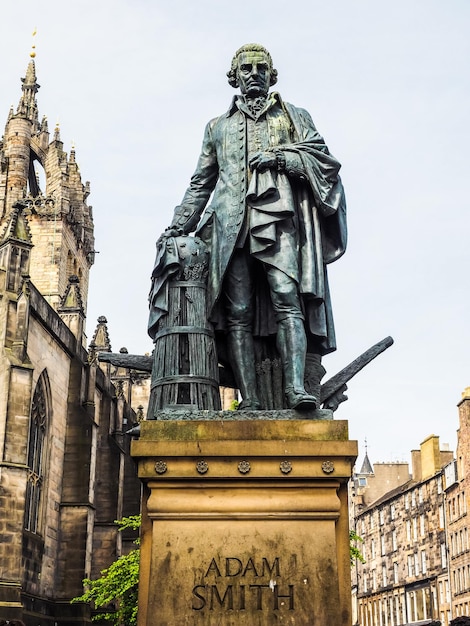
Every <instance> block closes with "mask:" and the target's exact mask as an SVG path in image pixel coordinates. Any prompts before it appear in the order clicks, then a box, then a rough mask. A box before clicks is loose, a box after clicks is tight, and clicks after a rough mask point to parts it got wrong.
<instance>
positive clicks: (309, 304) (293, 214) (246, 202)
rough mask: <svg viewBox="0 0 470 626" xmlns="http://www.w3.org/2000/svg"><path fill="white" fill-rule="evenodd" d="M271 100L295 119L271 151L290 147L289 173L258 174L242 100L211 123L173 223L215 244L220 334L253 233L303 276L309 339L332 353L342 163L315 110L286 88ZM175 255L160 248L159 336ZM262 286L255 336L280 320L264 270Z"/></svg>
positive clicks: (264, 257) (258, 254) (268, 257)
mask: <svg viewBox="0 0 470 626" xmlns="http://www.w3.org/2000/svg"><path fill="white" fill-rule="evenodd" d="M270 103H271V109H267V112H266V115H267V116H269V115H271V116H273V117H274V118H276V116H277V117H279V115H284V116H287V117H288V120H289V124H290V127H291V132H290V136H289V139H288V140H287V141H286V140H285V137H284V138H281V139H279V137H277V138H276V134H275V133H272V134H271V141H272V144H271V145H270V146H269V148H268V149H272V150H275V151H277V150H279V151H281V152H282V154H283V155H284V157H285V161H286V167H285V168H284V171H274V170H266V171H264V172H261V173H259V172H257V171H256V170H255V172H254V173H253V175H252V176H251V179H250V176H249V172H248V163H247V130H246V128H247V124H246V116H245V113H244V112H243V110H241V107H240V106H239V105H238V102H237V98H235V99H234V101H233V103H232V106H231V108H230V109H229V111H228V112H227V113H226V114H225V115H222V116H220V117H218V118H216V119H214V120H211V122H209V124H208V125H207V126H206V131H205V135H204V141H203V145H202V150H201V155H200V157H199V161H198V165H197V168H196V171H195V173H194V175H193V177H192V178H191V183H190V186H189V187H188V189H187V191H186V193H185V196H184V198H183V201H182V203H181V205H180V206H179V207H177V209H176V211H175V216H174V218H173V222H172V226H174V227H179V228H181V229H182V231H183V232H185V233H189V232H192V231H194V230H196V229H197V230H196V234H197V235H198V236H199V237H200V238H201V239H202V240H203V241H204V242H205V243H206V244H207V246H208V248H209V251H210V268H209V276H208V286H207V310H208V317H209V319H210V320H211V321H212V322H213V323H214V327H215V329H216V331H222V333H223V331H224V329H225V320H224V308H223V281H224V276H225V272H226V269H227V266H228V264H229V263H230V259H231V256H232V254H233V252H234V250H235V248H236V247H240V245H241V244H240V240H241V238H243V239H244V242H243V245H245V246H249V250H250V254H251V255H252V256H253V257H255V258H257V259H259V260H260V261H262V263H265V264H269V265H272V266H274V267H277V268H278V269H280V270H282V271H283V272H285V273H286V274H288V275H290V276H291V277H292V278H293V279H294V280H295V281H296V282H297V283H298V286H299V293H300V296H301V303H302V309H303V314H304V318H305V328H306V332H307V338H308V339H309V346H312V345H313V346H315V348H314V351H315V352H317V353H318V352H319V353H320V354H326V353H328V352H331V351H333V350H335V349H336V341H335V332H334V324H333V315H332V308H331V300H330V294H329V288H328V278H327V271H326V266H327V265H328V264H329V263H331V262H333V261H335V260H336V259H338V258H339V257H340V256H341V255H342V254H343V253H344V251H345V248H346V240H347V229H346V202H345V197H344V191H343V186H342V183H341V179H340V177H339V174H338V172H339V169H340V167H341V166H340V164H339V163H338V161H337V160H336V159H335V158H334V157H333V156H332V155H331V154H330V153H329V151H328V148H327V147H326V145H325V142H324V140H323V138H322V137H321V136H320V134H319V133H318V131H317V130H316V128H315V125H314V124H313V121H312V119H311V117H310V115H309V113H308V112H307V111H305V110H304V109H300V108H297V107H295V106H293V105H291V104H289V103H287V102H283V101H282V99H281V97H280V96H279V94H277V93H274V94H270ZM268 122H269V119H268ZM275 123H276V121H275V120H274V122H273V124H275ZM209 199H211V201H210V204H209V205H208V202H209ZM287 224H289V225H290V227H289V228H286V225H287ZM292 225H293V227H294V228H292ZM289 233H290V234H289ZM292 233H293V234H292ZM165 257H166V252H165V251H164V250H163V249H162V248H161V247H160V249H159V250H157V261H156V264H155V269H154V272H153V275H152V277H153V287H152V290H151V293H150V319H149V334H150V336H153V335H154V334H155V332H156V325H157V322H158V319H159V318H160V316H161V315H162V314H164V313H165V312H166V304H165V300H166V291H165V289H166V287H165V284H166V279H167V278H168V276H169V275H170V274H171V267H173V268H175V267H176V265H175V261H176V259H170V260H169V264H167V262H166V261H165ZM255 284H256V287H257V293H256V296H255V302H254V306H255V316H254V320H255V321H254V328H253V334H254V336H255V337H263V336H270V335H273V334H275V332H276V324H275V322H274V317H273V314H272V306H271V305H270V299H269V291H268V290H267V287H266V285H265V284H263V273H262V272H260V273H259V275H258V276H257V277H256V278H255Z"/></svg>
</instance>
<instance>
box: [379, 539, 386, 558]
mask: <svg viewBox="0 0 470 626" xmlns="http://www.w3.org/2000/svg"><path fill="white" fill-rule="evenodd" d="M380 554H381V555H382V556H384V555H385V535H380Z"/></svg>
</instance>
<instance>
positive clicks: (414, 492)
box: [411, 491, 416, 506]
mask: <svg viewBox="0 0 470 626" xmlns="http://www.w3.org/2000/svg"><path fill="white" fill-rule="evenodd" d="M411 506H416V491H412V492H411Z"/></svg>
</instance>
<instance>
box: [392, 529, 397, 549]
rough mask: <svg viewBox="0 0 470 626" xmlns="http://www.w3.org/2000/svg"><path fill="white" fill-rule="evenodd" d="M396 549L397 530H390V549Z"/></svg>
mask: <svg viewBox="0 0 470 626" xmlns="http://www.w3.org/2000/svg"><path fill="white" fill-rule="evenodd" d="M396 549H397V531H396V530H392V550H393V551H395V550H396Z"/></svg>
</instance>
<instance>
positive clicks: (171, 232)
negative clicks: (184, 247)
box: [157, 226, 183, 248]
mask: <svg viewBox="0 0 470 626" xmlns="http://www.w3.org/2000/svg"><path fill="white" fill-rule="evenodd" d="M182 232H183V230H182V228H179V227H176V226H168V228H165V230H164V232H163V233H162V234H161V235H160V237H159V238H158V239H157V248H158V247H160V246H163V245H164V244H165V243H166V241H167V239H169V238H170V237H178V236H179V235H181V234H182Z"/></svg>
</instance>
